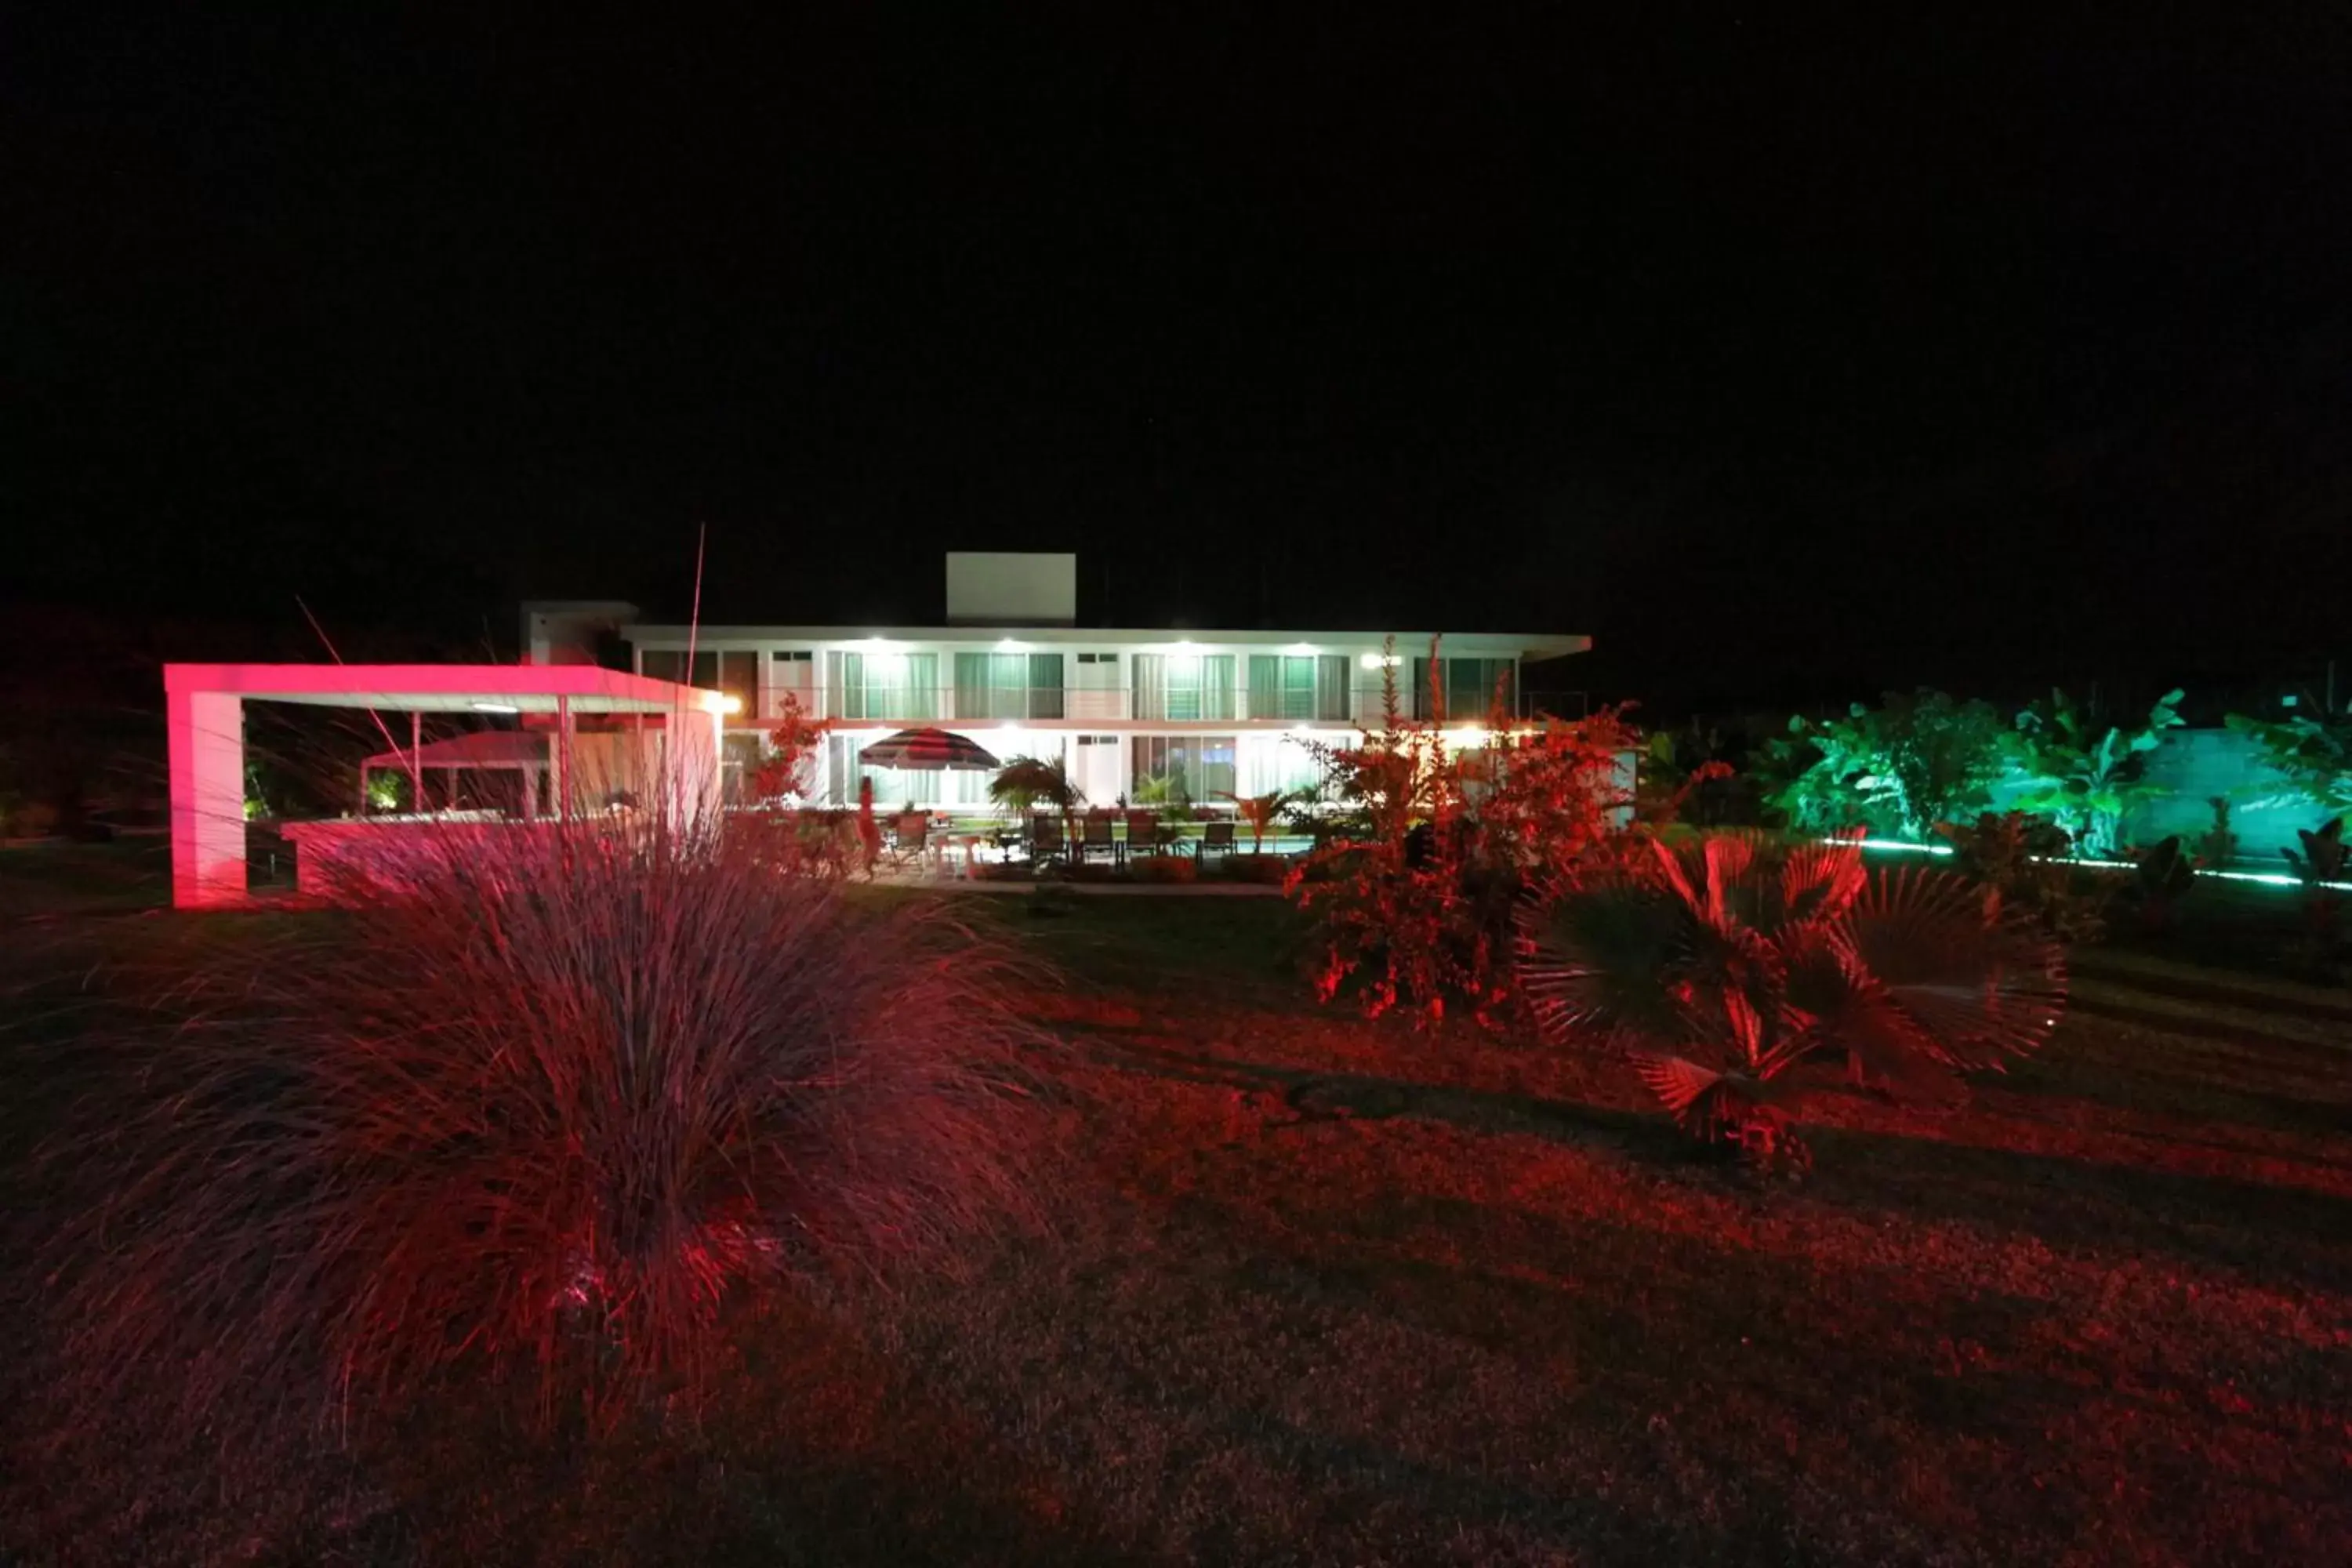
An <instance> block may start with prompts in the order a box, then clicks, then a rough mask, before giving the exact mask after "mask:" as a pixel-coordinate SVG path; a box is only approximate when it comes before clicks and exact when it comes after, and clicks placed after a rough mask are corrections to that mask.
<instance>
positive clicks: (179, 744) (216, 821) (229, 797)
mask: <svg viewBox="0 0 2352 1568" xmlns="http://www.w3.org/2000/svg"><path fill="white" fill-rule="evenodd" d="M165 717H166V743H167V746H168V748H169V752H170V757H171V773H172V906H173V908H174V909H182V910H208V909H222V908H226V907H233V906H236V905H238V904H242V903H244V902H246V901H247V895H246V879H245V702H244V700H242V699H241V698H237V697H235V696H232V695H229V694H227V693H226V692H219V691H168V692H166V694H165Z"/></svg>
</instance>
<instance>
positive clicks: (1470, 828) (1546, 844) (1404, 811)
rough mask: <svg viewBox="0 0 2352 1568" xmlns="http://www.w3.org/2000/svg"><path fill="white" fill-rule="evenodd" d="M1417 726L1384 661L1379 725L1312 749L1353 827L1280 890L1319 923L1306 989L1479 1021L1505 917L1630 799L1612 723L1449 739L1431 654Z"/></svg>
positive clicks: (1587, 852) (1494, 998) (1589, 850)
mask: <svg viewBox="0 0 2352 1568" xmlns="http://www.w3.org/2000/svg"><path fill="white" fill-rule="evenodd" d="M1429 663H1430V669H1431V672H1432V673H1431V680H1430V697H1429V704H1430V708H1429V710H1430V711H1431V713H1432V714H1433V718H1432V719H1430V720H1428V721H1417V720H1408V719H1406V718H1405V717H1404V716H1403V712H1402V703H1401V702H1400V700H1399V699H1398V693H1397V687H1396V677H1395V673H1394V666H1393V659H1392V657H1391V662H1389V663H1387V664H1384V665H1383V667H1382V668H1383V669H1384V670H1386V671H1387V673H1386V675H1385V676H1384V679H1383V682H1382V691H1381V726H1380V728H1379V729H1377V730H1375V731H1370V733H1368V734H1367V735H1366V736H1365V738H1364V742H1363V744H1362V745H1360V746H1355V747H1346V748H1336V749H1328V750H1322V751H1320V753H1319V754H1320V756H1321V760H1322V762H1323V763H1324V765H1325V768H1326V771H1327V773H1328V776H1329V778H1330V780H1331V788H1332V791H1333V793H1335V794H1337V795H1339V797H1340V798H1341V799H1342V800H1343V801H1344V802H1347V803H1349V804H1350V805H1353V806H1354V808H1355V812H1354V825H1353V826H1352V827H1351V828H1350V829H1349V830H1343V831H1341V832H1339V833H1337V834H1335V835H1334V836H1333V837H1330V838H1329V839H1328V842H1325V843H1323V844H1321V845H1320V846H1318V847H1317V848H1316V849H1315V850H1314V851H1313V852H1312V853H1310V854H1308V855H1307V857H1305V858H1303V859H1302V860H1300V861H1299V862H1297V864H1296V865H1294V867H1293V868H1292V869H1291V871H1290V874H1289V876H1288V878H1287V879H1286V881H1285V883H1284V890H1285V891H1286V893H1287V894H1288V895H1289V896H1290V897H1291V898H1292V899H1293V900H1296V901H1297V904H1298V906H1299V907H1300V908H1301V909H1303V910H1307V911H1308V912H1309V913H1310V914H1311V915H1313V916H1314V917H1315V919H1316V921H1317V927H1318V931H1317V935H1318V943H1317V945H1318V949H1319V952H1320V962H1319V963H1318V968H1317V971H1316V975H1315V983H1316V990H1317V993H1318V994H1319V995H1320V996H1321V997H1322V998H1323V999H1324V1000H1325V1001H1329V1000H1330V999H1331V998H1332V997H1333V996H1335V995H1337V994H1339V991H1340V990H1341V989H1342V988H1344V987H1346V986H1348V985H1349V984H1354V985H1356V986H1358V987H1359V988H1360V990H1359V994H1360V998H1361V1000H1362V1004H1363V1006H1364V1008H1365V1010H1366V1011H1367V1012H1368V1013H1370V1014H1371V1015H1373V1016H1379V1015H1380V1014H1381V1013H1384V1012H1387V1011H1388V1010H1389V1009H1390V1008H1391V1007H1395V1006H1398V1005H1403V1006H1406V1007H1409V1008H1411V1009H1412V1010H1413V1011H1415V1012H1417V1013H1419V1014H1420V1015H1421V1016H1423V1017H1424V1018H1426V1019H1430V1020H1435V1019H1438V1018H1441V1017H1443V1016H1444V1012H1445V1008H1446V1006H1447V1005H1448V1003H1449V1002H1453V1003H1466V1004H1467V1005H1469V1007H1470V1008H1471V1010H1472V1013H1473V1015H1474V1016H1476V1017H1478V1018H1480V1019H1482V1020H1485V1019H1490V1018H1493V1017H1495V1016H1497V1010H1498V1009H1499V1007H1500V1006H1501V1005H1503V1004H1504V1003H1506V1002H1507V1000H1508V999H1509V997H1510V995H1511V987H1512V970H1511V966H1510V963H1509V956H1510V922H1511V912H1512V910H1513V908H1514V906H1515V903H1516V901H1517V899H1518V897H1519V895H1520V892H1521V890H1522V889H1525V888H1526V887H1528V886H1529V885H1531V884H1533V883H1537V882H1557V881H1560V880H1562V879H1570V878H1573V877H1574V876H1576V875H1577V874H1578V873H1579V871H1580V868H1582V867H1583V866H1584V864H1585V863H1586V861H1587V860H1588V859H1589V858H1592V857H1593V856H1594V855H1595V854H1596V852H1597V851H1600V850H1601V848H1602V847H1604V845H1605V843H1606V842H1607V840H1608V839H1609V837H1610V835H1611V833H1612V829H1613V828H1614V826H1616V825H1617V823H1618V821H1619V820H1620V819H1621V818H1622V815H1623V814H1624V812H1625V811H1626V810H1627V809H1628V808H1629V807H1630V805H1631V785H1632V780H1631V778H1630V777H1629V776H1628V775H1627V774H1626V773H1624V771H1623V766H1624V764H1623V759H1624V757H1625V755H1626V753H1628V752H1630V751H1631V750H1632V749H1633V747H1634V746H1635V745H1636V744H1638V742H1639V736H1638V734H1637V733H1636V732H1635V731H1634V730H1633V727H1632V726H1631V725H1630V724H1628V723H1626V722H1625V721H1624V720H1623V718H1622V715H1620V714H1619V713H1617V712H1615V711H1613V710H1612V711H1605V712H1602V713H1599V714H1596V715H1594V716H1593V717H1591V719H1588V720H1586V721H1582V722H1580V723H1576V724H1568V723H1562V722H1559V721H1551V720H1546V721H1540V722H1531V723H1527V724H1519V723H1516V722H1515V721H1513V720H1512V719H1511V718H1510V717H1509V716H1508V714H1507V711H1505V710H1502V709H1501V705H1500V703H1499V702H1498V703H1497V704H1496V711H1495V712H1492V713H1490V714H1489V715H1488V716H1487V720H1486V725H1485V732H1484V734H1483V735H1481V736H1478V737H1475V743H1470V742H1465V738H1464V737H1463V736H1461V735H1460V734H1459V733H1458V732H1457V733H1456V734H1454V736H1451V737H1449V736H1448V734H1447V733H1446V731H1444V728H1443V726H1444V721H1445V715H1444V688H1443V685H1442V678H1441V676H1440V675H1439V674H1438V671H1439V670H1440V668H1442V667H1441V665H1440V663H1439V660H1438V658H1437V657H1436V646H1435V645H1434V644H1433V645H1432V647H1431V658H1430V661H1429Z"/></svg>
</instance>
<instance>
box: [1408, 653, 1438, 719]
mask: <svg viewBox="0 0 2352 1568" xmlns="http://www.w3.org/2000/svg"><path fill="white" fill-rule="evenodd" d="M1429 664H1430V661H1429V660H1428V659H1426V658H1416V659H1414V660H1413V661H1412V694H1411V695H1412V710H1411V711H1412V716H1413V717H1414V718H1416V719H1434V718H1436V717H1437V712H1436V703H1435V702H1434V701H1433V700H1432V699H1431V696H1430V690H1429Z"/></svg>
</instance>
